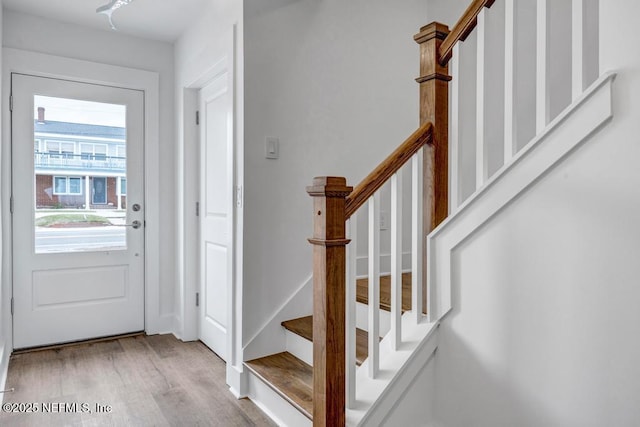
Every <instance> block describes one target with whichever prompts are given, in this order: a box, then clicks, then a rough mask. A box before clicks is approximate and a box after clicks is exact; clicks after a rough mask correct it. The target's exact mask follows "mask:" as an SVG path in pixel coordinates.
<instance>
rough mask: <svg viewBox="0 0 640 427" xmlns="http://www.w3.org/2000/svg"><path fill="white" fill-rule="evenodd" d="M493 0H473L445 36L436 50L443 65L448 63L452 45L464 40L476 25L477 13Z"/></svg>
mask: <svg viewBox="0 0 640 427" xmlns="http://www.w3.org/2000/svg"><path fill="white" fill-rule="evenodd" d="M494 2H495V0H474V1H473V2H472V3H471V4H470V5H469V7H467V10H465V11H464V14H463V15H462V16H461V17H460V19H459V20H458V22H456V25H455V26H454V27H453V29H452V30H451V32H450V33H449V35H448V36H447V38H446V39H445V40H444V41H443V42H442V45H441V46H440V49H439V50H438V62H439V63H440V65H442V66H444V65H446V64H447V63H449V60H450V59H451V55H452V54H453V47H454V46H455V44H456V43H458V41H465V40H466V39H467V37H468V36H469V34H471V32H472V31H473V29H474V28H475V27H476V24H477V22H478V14H479V13H480V11H481V10H482V9H483V8H485V7H491V6H492V5H493V3H494Z"/></svg>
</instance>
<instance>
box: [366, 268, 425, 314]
mask: <svg viewBox="0 0 640 427" xmlns="http://www.w3.org/2000/svg"><path fill="white" fill-rule="evenodd" d="M423 294H424V293H423ZM424 300H425V298H424V297H423V304H424ZM356 301H358V302H359V303H361V304H368V303H369V279H368V278H366V277H364V278H362V279H358V280H356ZM423 306H424V305H423ZM380 308H381V309H383V310H386V311H391V276H380ZM409 310H411V273H402V312H403V313H404V312H405V311H409Z"/></svg>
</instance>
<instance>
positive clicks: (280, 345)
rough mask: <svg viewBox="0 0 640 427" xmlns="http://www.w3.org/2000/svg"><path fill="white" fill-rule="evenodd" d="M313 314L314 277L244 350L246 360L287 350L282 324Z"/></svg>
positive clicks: (273, 315) (274, 314)
mask: <svg viewBox="0 0 640 427" xmlns="http://www.w3.org/2000/svg"><path fill="white" fill-rule="evenodd" d="M312 312H313V276H309V278H308V279H307V280H305V281H304V283H302V285H300V287H299V288H298V289H297V290H296V291H295V292H294V293H293V295H291V297H290V298H289V299H288V300H287V301H285V303H284V304H282V305H281V306H280V308H278V309H277V310H276V311H275V312H274V313H273V314H272V315H271V317H270V318H269V320H268V321H267V322H265V324H264V326H263V327H262V329H260V330H259V331H258V332H257V333H256V334H255V335H254V336H253V337H252V338H251V339H250V340H248V341H247V344H246V345H245V346H244V348H243V357H244V360H245V361H247V360H253V359H257V358H259V357H263V356H267V355H269V354H275V353H280V352H282V351H285V349H286V335H285V331H284V328H283V327H282V325H281V323H282V322H284V321H285V320H291V319H295V318H298V317H303V316H308V315H309V314H311V313H312Z"/></svg>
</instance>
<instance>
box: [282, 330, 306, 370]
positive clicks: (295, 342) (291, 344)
mask: <svg viewBox="0 0 640 427" xmlns="http://www.w3.org/2000/svg"><path fill="white" fill-rule="evenodd" d="M285 334H286V343H287V351H288V352H289V353H291V354H293V355H294V356H295V357H297V358H298V359H300V360H302V361H303V362H304V363H306V364H308V365H311V366H313V343H312V342H311V341H309V340H308V339H306V338H303V337H301V336H300V335H298V334H296V333H294V332H291V331H290V330H288V329H285Z"/></svg>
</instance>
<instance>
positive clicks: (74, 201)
mask: <svg viewBox="0 0 640 427" xmlns="http://www.w3.org/2000/svg"><path fill="white" fill-rule="evenodd" d="M82 182H83V187H82V188H83V191H82V192H83V193H84V179H83V180H82ZM83 206H84V195H78V196H75V195H74V196H71V195H55V194H53V176H51V175H37V176H36V207H38V208H82V207H83Z"/></svg>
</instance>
